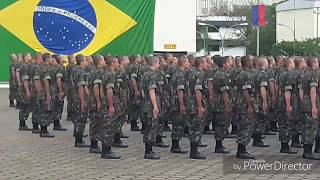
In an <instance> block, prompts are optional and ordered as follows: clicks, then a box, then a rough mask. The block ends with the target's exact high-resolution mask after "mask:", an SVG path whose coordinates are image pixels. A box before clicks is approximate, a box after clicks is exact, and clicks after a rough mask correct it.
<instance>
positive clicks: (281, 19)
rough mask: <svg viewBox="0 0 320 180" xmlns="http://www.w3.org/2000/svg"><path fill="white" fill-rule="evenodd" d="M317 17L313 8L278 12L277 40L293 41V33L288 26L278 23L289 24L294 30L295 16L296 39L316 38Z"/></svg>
mask: <svg viewBox="0 0 320 180" xmlns="http://www.w3.org/2000/svg"><path fill="white" fill-rule="evenodd" d="M315 17H316V15H315V14H314V11H313V9H312V8H309V9H299V10H288V11H280V12H277V42H281V41H293V33H292V32H291V31H290V30H289V29H288V28H286V27H282V26H279V25H278V24H283V25H286V26H289V27H290V28H291V29H292V30H294V18H295V19H296V26H295V27H296V28H295V29H296V33H295V34H296V40H298V41H302V40H304V39H306V38H316V19H315ZM319 22H320V21H319ZM319 25H320V23H319Z"/></svg>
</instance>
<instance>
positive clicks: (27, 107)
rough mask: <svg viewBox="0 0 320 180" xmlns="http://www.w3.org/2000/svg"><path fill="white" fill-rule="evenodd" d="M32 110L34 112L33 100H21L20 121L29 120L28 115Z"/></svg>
mask: <svg viewBox="0 0 320 180" xmlns="http://www.w3.org/2000/svg"><path fill="white" fill-rule="evenodd" d="M31 112H32V106H31V101H30V102H28V101H23V102H20V111H19V120H20V121H26V120H28V117H29V115H30V113H31Z"/></svg>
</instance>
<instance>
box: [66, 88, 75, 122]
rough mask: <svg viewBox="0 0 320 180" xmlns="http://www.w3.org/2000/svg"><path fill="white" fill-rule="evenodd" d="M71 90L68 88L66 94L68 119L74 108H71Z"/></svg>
mask: <svg viewBox="0 0 320 180" xmlns="http://www.w3.org/2000/svg"><path fill="white" fill-rule="evenodd" d="M72 98H73V97H72V91H71V90H70V89H68V94H67V114H68V119H69V118H71V116H72V114H73V113H74V108H73V101H72Z"/></svg>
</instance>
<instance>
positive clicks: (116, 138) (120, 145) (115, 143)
mask: <svg viewBox="0 0 320 180" xmlns="http://www.w3.org/2000/svg"><path fill="white" fill-rule="evenodd" d="M120 137H121V136H120V133H116V134H115V135H114V139H113V143H112V146H113V147H118V148H128V145H126V144H123V141H121V139H120Z"/></svg>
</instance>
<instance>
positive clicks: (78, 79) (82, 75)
mask: <svg viewBox="0 0 320 180" xmlns="http://www.w3.org/2000/svg"><path fill="white" fill-rule="evenodd" d="M72 77H73V78H72V80H73V83H74V94H73V97H74V98H73V100H75V104H78V105H79V104H80V95H79V87H80V86H84V87H87V85H88V83H87V72H86V70H85V69H82V68H81V67H77V68H76V69H75V72H74V74H73V75H72ZM87 98H88V97H87V96H86V95H85V101H86V103H87Z"/></svg>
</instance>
